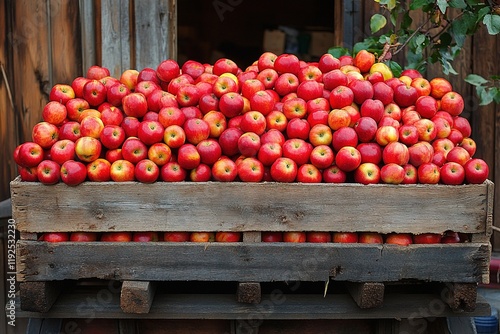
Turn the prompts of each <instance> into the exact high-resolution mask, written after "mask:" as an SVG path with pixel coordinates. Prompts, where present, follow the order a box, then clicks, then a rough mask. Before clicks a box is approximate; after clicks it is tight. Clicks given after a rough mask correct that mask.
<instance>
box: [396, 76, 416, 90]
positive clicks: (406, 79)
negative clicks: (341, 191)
mask: <svg viewBox="0 0 500 334" xmlns="http://www.w3.org/2000/svg"><path fill="white" fill-rule="evenodd" d="M399 80H401V81H402V82H403V83H404V84H405V85H406V86H407V87H411V82H412V81H413V79H412V78H411V77H409V76H407V75H401V76H400V77H399ZM413 88H414V87H413Z"/></svg>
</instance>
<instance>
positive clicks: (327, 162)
mask: <svg viewBox="0 0 500 334" xmlns="http://www.w3.org/2000/svg"><path fill="white" fill-rule="evenodd" d="M309 160H310V161H311V164H313V165H314V166H315V167H316V168H318V169H321V170H323V169H326V168H328V167H330V166H332V164H333V162H334V161H335V153H333V150H332V149H331V148H330V146H329V145H324V144H323V145H317V146H316V147H314V148H313V150H312V151H311V154H310V156H309Z"/></svg>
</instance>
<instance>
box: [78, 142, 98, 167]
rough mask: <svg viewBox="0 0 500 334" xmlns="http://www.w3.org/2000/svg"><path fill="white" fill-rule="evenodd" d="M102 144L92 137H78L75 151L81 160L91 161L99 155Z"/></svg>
mask: <svg viewBox="0 0 500 334" xmlns="http://www.w3.org/2000/svg"><path fill="white" fill-rule="evenodd" d="M101 150H102V144H101V142H100V141H99V139H96V138H93V137H80V138H78V139H77V141H76V142H75V153H76V156H77V157H78V159H80V160H81V161H83V162H92V161H94V160H96V159H97V158H99V156H100V155H101Z"/></svg>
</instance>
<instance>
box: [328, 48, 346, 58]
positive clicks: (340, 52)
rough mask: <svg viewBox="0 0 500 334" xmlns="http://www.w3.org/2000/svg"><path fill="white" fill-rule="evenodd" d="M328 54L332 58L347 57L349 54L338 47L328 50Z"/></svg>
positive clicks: (344, 49)
mask: <svg viewBox="0 0 500 334" xmlns="http://www.w3.org/2000/svg"><path fill="white" fill-rule="evenodd" d="M328 53H329V54H331V55H332V56H334V57H335V58H340V57H342V56H347V55H349V54H350V52H349V50H348V49H346V48H342V47H338V46H337V47H333V48H330V49H328Z"/></svg>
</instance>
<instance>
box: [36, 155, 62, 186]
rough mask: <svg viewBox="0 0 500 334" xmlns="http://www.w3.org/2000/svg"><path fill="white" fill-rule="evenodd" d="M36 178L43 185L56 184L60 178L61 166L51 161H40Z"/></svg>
mask: <svg viewBox="0 0 500 334" xmlns="http://www.w3.org/2000/svg"><path fill="white" fill-rule="evenodd" d="M37 177H38V181H40V182H41V183H43V184H56V183H58V182H59V180H60V178H61V166H60V165H59V164H58V163H57V162H55V161H52V160H42V161H41V162H40V163H39V164H38V166H37Z"/></svg>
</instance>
